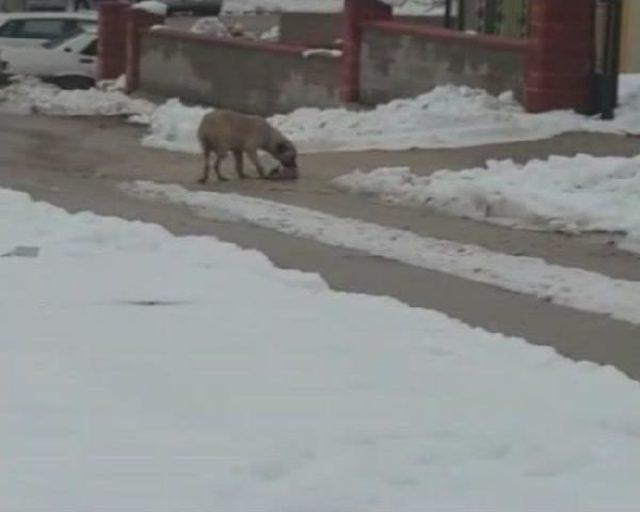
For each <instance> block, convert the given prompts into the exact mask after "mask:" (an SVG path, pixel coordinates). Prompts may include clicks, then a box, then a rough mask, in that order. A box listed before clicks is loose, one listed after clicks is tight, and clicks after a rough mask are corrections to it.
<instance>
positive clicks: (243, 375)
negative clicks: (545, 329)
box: [0, 191, 640, 512]
mask: <svg viewBox="0 0 640 512" xmlns="http://www.w3.org/2000/svg"><path fill="white" fill-rule="evenodd" d="M18 246H21V247H37V248H39V250H38V251H35V250H34V251H27V250H22V251H19V250H16V248H17V247H18ZM0 254H10V255H11V256H9V257H3V258H0V279H1V280H2V283H3V286H2V287H1V288H0V303H1V304H2V309H1V310H0V316H1V321H2V339H3V342H2V343H3V347H2V350H3V357H2V358H0V375H2V383H3V387H4V388H5V389H7V390H11V392H10V393H3V394H2V399H1V400H0V434H1V435H0V451H1V453H2V457H3V464H2V467H3V468H4V469H3V470H2V503H3V508H5V509H6V510H38V511H40V512H58V511H61V510H87V509H91V508H92V506H93V504H96V503H99V504H100V508H101V509H104V510H125V509H126V510H140V511H142V510H145V511H153V510H158V511H159V510H194V511H195V510H198V511H203V510H224V511H230V512H231V511H238V512H239V511H249V510H260V511H265V512H276V511H277V512H281V511H284V510H298V511H310V510H326V511H329V510H331V511H337V510H344V511H346V510H393V511H396V512H409V511H416V510H425V509H429V510H443V511H445V510H448V511H453V510H471V509H475V508H477V507H478V504H482V506H483V507H484V508H487V509H491V510H515V509H517V510H531V511H533V510H540V509H544V510H545V511H549V512H553V511H558V512H561V511H562V512H564V511H566V510H585V509H599V510H633V509H634V507H636V505H637V503H638V501H639V500H640V489H639V487H638V485H637V475H638V474H640V443H639V442H638V441H639V439H640V386H638V384H637V383H636V382H633V381H631V380H629V379H628V378H626V377H624V376H623V375H621V374H620V373H619V372H617V371H615V370H613V369H611V368H603V367H599V366H596V365H594V364H588V363H580V364H577V363H573V362H570V361H568V360H567V359H564V358H561V357H559V356H558V355H557V354H556V353H555V352H553V351H552V350H551V349H548V348H543V347H534V346H531V345H528V344H527V343H525V342H524V341H522V340H518V339H513V338H506V337H504V336H502V335H499V334H489V333H487V332H484V331H482V330H479V329H472V328H470V327H467V326H465V325H464V324H462V323H460V322H458V321H455V320H451V319H449V318H447V317H445V316H444V315H442V314H439V313H435V312H431V311H425V310H420V309H415V308H410V307H407V306H405V305H403V304H400V303H398V302H396V301H394V300H391V299H388V298H373V297H366V296H362V295H354V294H346V293H335V292H332V291H330V290H328V289H327V286H326V285H325V284H324V282H322V281H321V280H320V279H319V278H317V277H316V276H311V275H305V274H302V273H299V272H292V271H282V270H277V269H275V268H274V267H273V266H272V265H271V264H270V263H269V262H268V261H267V260H266V258H264V257H263V256H262V255H260V254H258V253H255V252H249V251H242V250H240V249H238V248H236V247H234V246H231V245H228V244H222V243H219V242H217V241H215V240H214V239H210V238H197V237H188V238H177V237H174V236H172V235H171V234H169V233H168V232H166V231H165V230H164V229H162V228H160V227H158V226H152V225H145V224H141V223H138V222H126V221H123V220H118V219H114V218H104V217H98V216H95V215H92V214H88V213H82V214H78V215H70V214H67V213H65V212H63V211H61V210H59V209H57V208H54V207H52V206H49V205H46V204H42V203H34V202H32V201H31V200H30V199H29V198H28V197H27V196H26V195H24V194H18V193H14V192H9V191H0ZM248 301H249V302H251V303H252V304H255V305H257V307H248V304H249V302H248ZM461 377H463V378H461ZM576 489H579V492H576Z"/></svg>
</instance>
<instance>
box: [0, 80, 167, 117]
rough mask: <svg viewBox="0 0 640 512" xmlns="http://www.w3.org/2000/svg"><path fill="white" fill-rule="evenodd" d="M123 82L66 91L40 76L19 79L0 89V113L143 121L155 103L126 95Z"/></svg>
mask: <svg viewBox="0 0 640 512" xmlns="http://www.w3.org/2000/svg"><path fill="white" fill-rule="evenodd" d="M121 87H122V84H117V83H109V82H105V83H103V84H100V87H99V88H94V89H89V90H86V91H84V90H73V91H65V90H62V89H60V88H59V87H57V86H55V85H52V84H45V83H43V82H41V81H40V80H38V79H37V78H32V77H24V78H17V79H16V80H14V81H13V83H11V84H10V85H8V86H7V87H4V88H0V112H5V113H11V114H23V115H27V114H46V115H58V116H92V115H95V116H100V115H102V116H112V115H137V116H139V117H140V121H141V122H148V116H149V115H150V114H151V113H152V112H153V110H154V109H155V108H156V106H155V105H154V104H153V103H151V102H149V101H145V100H142V99H135V98H132V97H130V96H127V95H126V94H125V93H124V92H122V90H121Z"/></svg>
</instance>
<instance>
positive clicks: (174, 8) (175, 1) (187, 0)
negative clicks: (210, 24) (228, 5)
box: [160, 0, 223, 16]
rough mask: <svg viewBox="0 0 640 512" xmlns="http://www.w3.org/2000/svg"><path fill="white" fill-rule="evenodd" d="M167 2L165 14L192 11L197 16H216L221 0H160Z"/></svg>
mask: <svg viewBox="0 0 640 512" xmlns="http://www.w3.org/2000/svg"><path fill="white" fill-rule="evenodd" d="M160 1H161V2H162V3H163V4H167V14H168V15H171V14H174V13H177V12H192V13H193V14H195V15H197V16H218V14H220V11H221V10H222V3H223V0H160Z"/></svg>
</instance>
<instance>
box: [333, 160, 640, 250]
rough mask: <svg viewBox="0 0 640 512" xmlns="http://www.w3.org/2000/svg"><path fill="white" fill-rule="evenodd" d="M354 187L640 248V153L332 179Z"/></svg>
mask: <svg viewBox="0 0 640 512" xmlns="http://www.w3.org/2000/svg"><path fill="white" fill-rule="evenodd" d="M334 184H335V185H336V186H337V187H338V188H340V189H343V190H347V191H349V192H355V193H361V194H366V195H371V196H373V197H376V198H378V199H382V200H384V201H390V202H393V203H398V204H403V205H412V206H419V207H420V206H421V207H428V208H432V209H435V210H438V211H441V212H444V213H447V214H451V215H457V216H462V217H468V218H472V219H477V220H483V221H487V222H492V223H495V224H501V225H508V226H513V227H519V228H528V229H539V230H547V231H560V232H566V233H589V232H605V233H612V234H618V235H626V237H625V239H624V240H623V242H622V243H621V245H622V246H623V247H625V248H627V249H631V250H636V251H638V252H640V207H639V205H640V156H638V157H634V158H617V157H604V158H596V157H592V156H588V155H578V156H576V157H561V156H553V157H550V158H549V159H548V160H533V161H531V162H528V163H526V164H524V165H519V164H516V163H514V162H513V161H511V160H505V161H489V162H487V165H486V167H479V168H475V169H467V170H464V171H449V170H442V171H438V172H435V173H433V174H431V175H429V176H419V175H416V174H414V173H412V172H411V170H410V169H408V168H406V167H405V168H382V169H377V170H374V171H373V172H371V173H364V172H361V171H354V172H352V173H350V174H348V175H346V176H341V177H340V178H337V179H336V180H334Z"/></svg>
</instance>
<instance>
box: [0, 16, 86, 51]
mask: <svg viewBox="0 0 640 512" xmlns="http://www.w3.org/2000/svg"><path fill="white" fill-rule="evenodd" d="M97 23H98V17H97V14H96V13H94V12H83V13H71V12H60V13H57V12H46V13H44V12H21V13H11V14H0V47H4V46H41V45H42V43H46V42H48V41H52V40H54V39H55V40H59V39H60V38H64V37H68V36H70V35H72V34H76V33H77V32H78V31H79V30H82V29H85V28H92V27H93V28H94V29H95V27H96V26H97Z"/></svg>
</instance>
